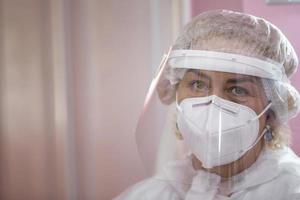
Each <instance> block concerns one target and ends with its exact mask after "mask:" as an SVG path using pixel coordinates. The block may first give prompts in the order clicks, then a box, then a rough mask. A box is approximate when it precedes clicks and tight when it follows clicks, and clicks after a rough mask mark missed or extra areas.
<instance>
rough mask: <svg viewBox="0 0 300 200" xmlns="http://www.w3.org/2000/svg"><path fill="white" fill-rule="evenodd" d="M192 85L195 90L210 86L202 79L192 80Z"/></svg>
mask: <svg viewBox="0 0 300 200" xmlns="http://www.w3.org/2000/svg"><path fill="white" fill-rule="evenodd" d="M191 86H192V88H193V89H195V90H203V89H207V88H208V85H207V84H206V83H205V82H204V81H200V80H196V81H192V82H191Z"/></svg>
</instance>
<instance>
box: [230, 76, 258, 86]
mask: <svg viewBox="0 0 300 200" xmlns="http://www.w3.org/2000/svg"><path fill="white" fill-rule="evenodd" d="M244 82H251V83H254V84H257V83H258V81H257V80H256V79H255V78H253V77H241V78H230V79H228V80H227V81H226V83H231V84H237V83H244Z"/></svg>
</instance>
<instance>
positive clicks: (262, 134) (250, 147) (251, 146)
mask: <svg viewBox="0 0 300 200" xmlns="http://www.w3.org/2000/svg"><path fill="white" fill-rule="evenodd" d="M267 126H268V125H267ZM268 130H269V128H268V127H266V128H264V130H263V132H262V133H261V135H260V136H259V137H258V138H257V139H256V141H255V142H254V143H253V144H252V145H250V146H249V147H248V148H247V149H245V150H244V151H243V152H241V153H244V152H247V151H249V150H250V149H252V148H253V147H254V146H255V145H256V144H257V143H258V142H259V141H260V139H261V138H262V137H263V136H264V135H265V134H266V132H267V131H268Z"/></svg>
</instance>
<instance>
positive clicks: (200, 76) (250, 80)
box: [177, 70, 269, 177]
mask: <svg viewBox="0 0 300 200" xmlns="http://www.w3.org/2000/svg"><path fill="white" fill-rule="evenodd" d="M210 95H216V96H218V97H220V98H223V99H226V100H229V101H232V102H235V103H237V104H241V105H244V106H247V107H249V108H251V109H252V110H254V111H255V113H256V114H257V115H258V114H260V113H261V112H262V111H263V110H264V108H265V107H266V106H267V105H268V100H267V97H266V95H265V93H264V89H263V85H262V83H261V80H260V79H259V78H257V77H254V76H248V75H240V74H233V73H226V72H214V71H206V70H201V71H199V70H188V71H187V72H186V73H185V75H184V77H183V79H182V80H181V81H180V83H179V85H178V88H177V101H178V103H179V104H180V102H181V101H182V100H184V99H185V98H191V97H205V96H210ZM267 120H269V118H267V116H266V115H262V116H261V117H260V118H259V135H260V134H261V133H262V131H263V129H264V128H265V126H266V123H267ZM262 147H263V140H260V142H258V143H257V144H256V145H255V146H254V147H253V148H252V149H250V150H249V151H248V152H247V153H246V154H244V155H243V156H242V157H241V158H240V159H239V160H237V161H234V162H232V163H229V164H226V165H222V166H217V167H214V168H212V169H207V170H208V171H211V172H214V173H217V174H219V175H221V176H222V177H230V176H232V175H235V174H237V173H239V172H241V171H243V170H244V169H246V168H248V167H249V166H250V165H251V164H252V163H254V162H255V160H256V159H257V157H258V155H259V154H260V151H261V149H262ZM193 165H194V167H195V168H196V169H200V168H202V164H201V161H200V160H198V159H197V158H196V157H195V156H194V157H193Z"/></svg>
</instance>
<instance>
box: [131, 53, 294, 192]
mask: <svg viewBox="0 0 300 200" xmlns="http://www.w3.org/2000/svg"><path fill="white" fill-rule="evenodd" d="M285 80H287V79H286V77H284V73H283V72H282V67H281V65H280V64H279V63H275V62H271V61H269V60H262V59H256V58H250V57H246V56H242V55H236V54H227V53H222V52H208V51H197V50H177V51H169V52H168V54H167V55H164V57H163V59H162V62H161V64H160V66H159V68H158V71H157V75H156V77H155V78H154V79H153V82H152V83H151V86H150V88H149V92H148V94H147V97H146V100H145V104H144V108H143V112H142V114H141V117H140V119H139V123H138V126H137V129H136V139H137V146H138V150H139V152H140V156H141V159H142V160H143V162H144V164H145V167H146V169H147V171H148V172H149V173H150V174H159V176H158V177H159V179H160V180H165V181H171V182H174V181H175V182H177V183H183V184H192V180H193V178H192V177H194V176H195V175H196V174H199V173H200V172H201V173H202V172H203V173H204V174H205V176H211V177H219V178H220V180H228V179H230V180H231V182H230V185H232V184H234V182H236V181H241V179H243V178H241V177H245V176H244V175H245V174H248V173H251V170H252V169H251V166H254V165H253V164H254V163H256V164H257V165H259V162H258V161H259V160H261V159H262V157H263V156H262V155H264V152H265V146H266V145H267V143H268V142H269V141H271V140H272V139H273V138H274V135H273V133H272V129H275V128H276V126H278V125H279V124H280V123H282V122H283V121H285V120H286V118H287V116H288V108H287V97H288V94H287V91H286V89H285V85H286V84H287V82H286V81H285ZM279 113H280V115H279ZM179 177H181V178H179ZM183 177H184V178H183ZM238 177H239V178H238ZM219 178H216V179H219ZM213 179H215V178H213ZM208 180H211V179H208ZM231 189H232V188H231Z"/></svg>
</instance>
